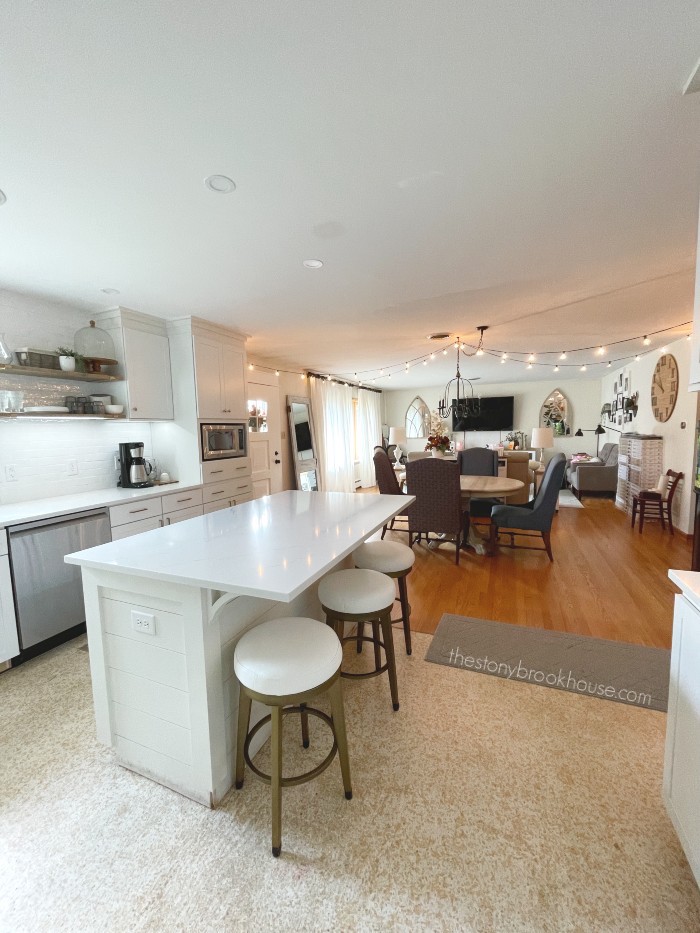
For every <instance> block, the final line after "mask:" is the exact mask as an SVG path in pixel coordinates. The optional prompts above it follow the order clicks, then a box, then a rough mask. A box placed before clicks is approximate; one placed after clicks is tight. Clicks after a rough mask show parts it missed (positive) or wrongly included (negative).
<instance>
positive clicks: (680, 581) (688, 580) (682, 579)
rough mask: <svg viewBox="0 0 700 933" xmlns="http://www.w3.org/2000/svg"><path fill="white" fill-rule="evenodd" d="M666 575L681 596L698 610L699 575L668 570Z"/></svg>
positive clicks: (699, 606) (699, 594)
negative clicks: (677, 588)
mask: <svg viewBox="0 0 700 933" xmlns="http://www.w3.org/2000/svg"><path fill="white" fill-rule="evenodd" d="M668 575H669V577H670V579H671V580H672V581H673V582H674V583H675V584H676V586H677V587H679V588H680V590H681V591H682V593H683V595H684V596H685V597H686V598H687V599H688V600H689V601H690V602H691V603H692V604H693V605H694V606H695V607H696V608H697V609H700V573H696V572H695V571H693V570H669V572H668Z"/></svg>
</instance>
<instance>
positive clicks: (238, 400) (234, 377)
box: [194, 334, 246, 421]
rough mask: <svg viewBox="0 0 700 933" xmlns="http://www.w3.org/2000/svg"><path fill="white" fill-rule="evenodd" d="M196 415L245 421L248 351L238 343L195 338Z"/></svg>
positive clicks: (206, 417)
mask: <svg viewBox="0 0 700 933" xmlns="http://www.w3.org/2000/svg"><path fill="white" fill-rule="evenodd" d="M194 360H195V376H196V383H197V414H198V417H199V418H200V419H204V420H206V419H211V420H213V421H218V420H221V419H224V420H226V421H231V420H232V419H243V420H245V418H246V401H245V371H244V369H245V351H244V349H243V347H242V345H241V344H239V343H238V342H237V341H232V342H229V341H227V340H217V339H216V338H215V337H209V336H206V337H204V336H201V335H200V334H195V335H194Z"/></svg>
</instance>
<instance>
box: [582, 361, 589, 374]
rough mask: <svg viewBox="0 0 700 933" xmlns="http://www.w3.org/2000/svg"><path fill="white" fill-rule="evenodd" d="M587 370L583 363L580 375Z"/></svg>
mask: <svg viewBox="0 0 700 933" xmlns="http://www.w3.org/2000/svg"><path fill="white" fill-rule="evenodd" d="M587 369H588V367H587V366H586V364H585V363H584V364H583V366H582V367H581V372H582V373H585V372H586V370H587Z"/></svg>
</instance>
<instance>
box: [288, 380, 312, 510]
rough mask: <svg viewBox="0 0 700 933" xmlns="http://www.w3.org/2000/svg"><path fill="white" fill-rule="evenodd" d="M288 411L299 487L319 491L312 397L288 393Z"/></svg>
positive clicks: (302, 489) (303, 490)
mask: <svg viewBox="0 0 700 933" xmlns="http://www.w3.org/2000/svg"><path fill="white" fill-rule="evenodd" d="M287 413H288V415H289V436H290V439H291V442H292V458H293V460H294V471H295V473H296V478H297V489H299V490H301V492H317V491H318V458H317V450H316V435H315V434H314V421H313V417H312V416H311V401H310V399H308V398H303V397H302V396H296V395H288V396H287Z"/></svg>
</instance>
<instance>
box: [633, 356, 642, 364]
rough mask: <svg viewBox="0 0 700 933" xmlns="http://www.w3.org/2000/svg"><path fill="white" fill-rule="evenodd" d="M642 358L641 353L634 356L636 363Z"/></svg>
mask: <svg viewBox="0 0 700 933" xmlns="http://www.w3.org/2000/svg"><path fill="white" fill-rule="evenodd" d="M640 360H641V356H640V355H639V354H637V355H636V356H635V358H634V362H635V363H638V362H639V361H640Z"/></svg>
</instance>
